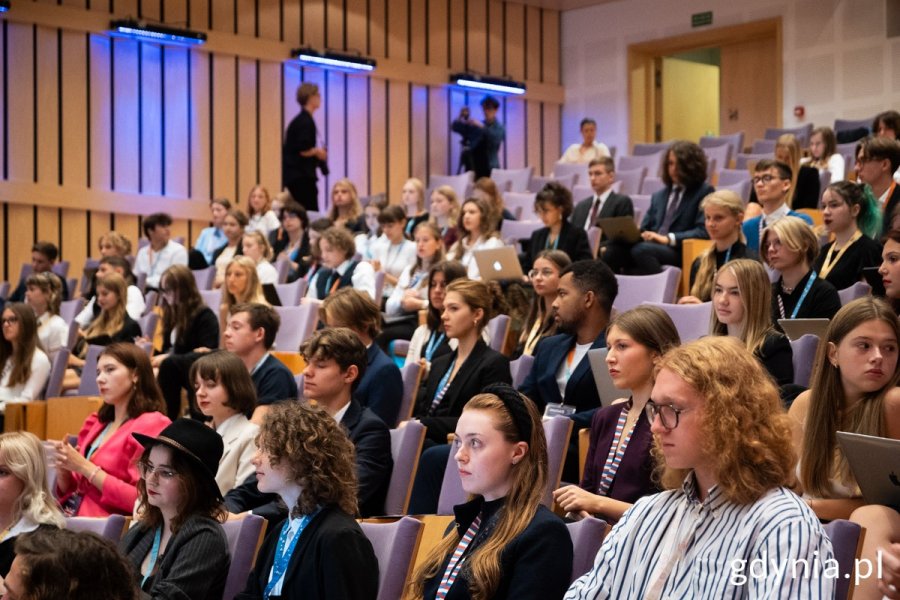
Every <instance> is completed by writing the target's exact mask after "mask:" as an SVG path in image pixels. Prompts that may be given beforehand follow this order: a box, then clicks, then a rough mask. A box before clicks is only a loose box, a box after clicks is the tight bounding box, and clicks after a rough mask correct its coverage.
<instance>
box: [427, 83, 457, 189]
mask: <svg viewBox="0 0 900 600" xmlns="http://www.w3.org/2000/svg"><path fill="white" fill-rule="evenodd" d="M449 114H450V113H449V101H448V93H447V90H446V89H445V88H438V87H431V88H428V137H429V139H428V171H427V172H426V174H425V175H426V179H424V180H423V181H425V182H426V183H428V178H429V177H430V176H431V175H449V174H450V173H451V172H452V171H451V167H450V144H452V143H454V140H452V139H451V138H456V137H457V136H451V135H450V133H449V132H450V119H449V118H448V117H449Z"/></svg>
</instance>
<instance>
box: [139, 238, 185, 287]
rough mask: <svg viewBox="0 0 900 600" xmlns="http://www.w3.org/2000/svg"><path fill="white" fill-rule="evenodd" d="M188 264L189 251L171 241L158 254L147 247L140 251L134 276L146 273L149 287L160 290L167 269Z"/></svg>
mask: <svg viewBox="0 0 900 600" xmlns="http://www.w3.org/2000/svg"><path fill="white" fill-rule="evenodd" d="M187 264H188V254H187V250H186V249H185V247H184V246H182V245H181V244H179V243H177V242H173V241H169V243H168V244H166V245H165V246H163V247H162V249H161V250H159V251H158V252H156V251H154V250H152V249H151V248H150V246H149V245H147V246H144V247H143V248H141V249H140V250H138V253H137V256H136V257H135V259H134V274H135V275H140V274H141V273H145V274H146V275H147V287H151V288H159V279H160V277H162V274H163V273H164V272H165V270H166V269H168V268H169V267H171V266H172V265H187Z"/></svg>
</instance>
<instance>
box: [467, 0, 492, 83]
mask: <svg viewBox="0 0 900 600" xmlns="http://www.w3.org/2000/svg"><path fill="white" fill-rule="evenodd" d="M467 3H468V4H467V6H468V10H467V12H468V19H467V23H466V55H467V56H468V63H469V64H468V68H469V69H472V70H475V71H477V72H479V73H486V72H487V70H488V57H487V19H488V13H487V0H467Z"/></svg>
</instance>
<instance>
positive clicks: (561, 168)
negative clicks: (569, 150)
mask: <svg viewBox="0 0 900 600" xmlns="http://www.w3.org/2000/svg"><path fill="white" fill-rule="evenodd" d="M569 175H574V176H575V181H574V182H573V183H572V185H573V186H574V185H586V184H588V183H589V182H590V178H589V177H588V166H587V165H583V164H577V165H573V164H569V163H556V164H555V165H553V176H554V177H556V178H558V179H562V178H563V177H567V176H569ZM569 189H571V188H569Z"/></svg>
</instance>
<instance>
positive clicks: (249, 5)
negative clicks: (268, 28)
mask: <svg viewBox="0 0 900 600" xmlns="http://www.w3.org/2000/svg"><path fill="white" fill-rule="evenodd" d="M232 1H233V2H236V3H237V32H238V33H239V34H241V35H250V36H255V35H256V28H257V22H256V0H232ZM223 4H226V5H227V4H230V3H229V2H223ZM276 39H277V38H276Z"/></svg>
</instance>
